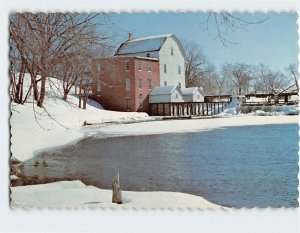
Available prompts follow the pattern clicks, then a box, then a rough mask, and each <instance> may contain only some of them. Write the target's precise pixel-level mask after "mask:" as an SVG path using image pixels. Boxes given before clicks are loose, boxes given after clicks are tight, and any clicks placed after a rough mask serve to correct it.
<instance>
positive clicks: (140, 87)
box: [138, 78, 143, 90]
mask: <svg viewBox="0 0 300 233" xmlns="http://www.w3.org/2000/svg"><path fill="white" fill-rule="evenodd" d="M138 87H139V89H140V90H142V89H143V79H141V78H139V79H138Z"/></svg>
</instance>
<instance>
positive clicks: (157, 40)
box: [115, 34, 181, 55]
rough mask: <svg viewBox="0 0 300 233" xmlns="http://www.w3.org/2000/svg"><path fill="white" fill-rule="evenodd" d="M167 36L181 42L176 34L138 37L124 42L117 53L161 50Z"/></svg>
mask: <svg viewBox="0 0 300 233" xmlns="http://www.w3.org/2000/svg"><path fill="white" fill-rule="evenodd" d="M167 37H174V38H175V39H176V40H177V41H178V42H179V40H178V39H177V38H176V37H175V36H174V34H163V35H158V36H148V37H143V38H137V39H133V40H129V41H126V42H124V43H122V44H121V45H120V47H119V48H118V50H117V52H116V53H115V55H126V54H134V53H143V52H153V51H159V50H160V49H161V47H162V45H163V44H164V42H165V41H166V39H167ZM179 44H180V42H179ZM180 46H181V45H180Z"/></svg>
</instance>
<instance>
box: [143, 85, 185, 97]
mask: <svg viewBox="0 0 300 233" xmlns="http://www.w3.org/2000/svg"><path fill="white" fill-rule="evenodd" d="M175 89H178V91H179V92H180V89H179V88H178V87H177V86H158V87H154V88H153V89H152V90H151V92H150V94H149V95H151V96H153V95H171V94H172V93H173V92H174V91H175Z"/></svg>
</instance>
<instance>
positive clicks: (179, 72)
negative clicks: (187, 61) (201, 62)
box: [178, 66, 181, 74]
mask: <svg viewBox="0 0 300 233" xmlns="http://www.w3.org/2000/svg"><path fill="white" fill-rule="evenodd" d="M178 74H181V66H178Z"/></svg>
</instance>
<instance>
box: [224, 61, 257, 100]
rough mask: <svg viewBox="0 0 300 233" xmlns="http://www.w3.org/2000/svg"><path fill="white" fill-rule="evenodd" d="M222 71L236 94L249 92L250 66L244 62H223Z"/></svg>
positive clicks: (251, 76)
mask: <svg viewBox="0 0 300 233" xmlns="http://www.w3.org/2000/svg"><path fill="white" fill-rule="evenodd" d="M222 73H223V75H224V76H226V77H227V78H228V79H229V80H230V81H231V82H232V84H233V86H234V87H235V88H236V93H237V94H238V95H241V94H242V93H245V94H246V93H248V92H249V87H250V82H251V80H252V79H253V72H252V69H251V66H249V65H247V64H244V63H235V64H225V65H223V67H222Z"/></svg>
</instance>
